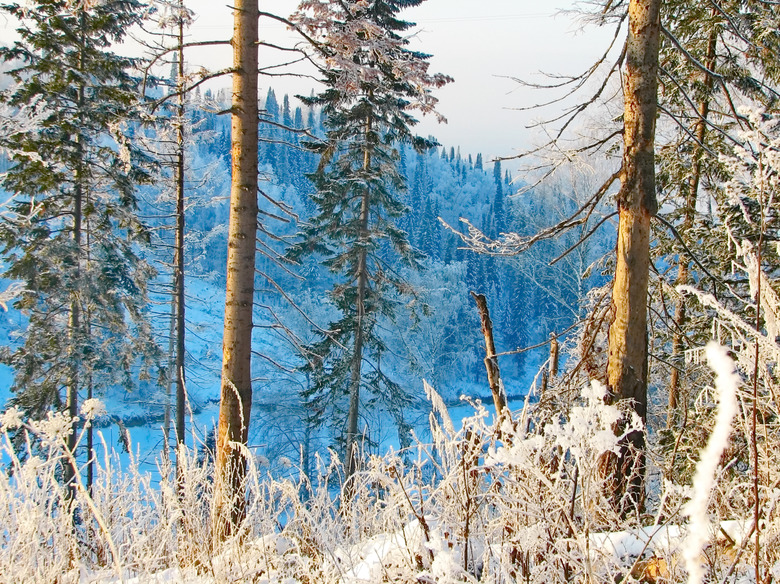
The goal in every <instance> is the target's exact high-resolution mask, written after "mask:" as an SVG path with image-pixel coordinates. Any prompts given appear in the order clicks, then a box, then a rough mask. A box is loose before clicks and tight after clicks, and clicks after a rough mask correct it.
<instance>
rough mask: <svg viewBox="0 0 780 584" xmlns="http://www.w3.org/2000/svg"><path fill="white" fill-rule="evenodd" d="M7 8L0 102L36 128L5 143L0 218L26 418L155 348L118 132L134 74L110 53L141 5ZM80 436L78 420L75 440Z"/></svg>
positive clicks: (134, 164) (73, 399)
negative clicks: (10, 27) (11, 33)
mask: <svg viewBox="0 0 780 584" xmlns="http://www.w3.org/2000/svg"><path fill="white" fill-rule="evenodd" d="M2 8H3V10H5V11H6V12H8V13H10V14H11V15H12V16H14V17H15V18H16V19H18V20H19V21H20V22H21V23H22V26H21V27H20V28H19V30H18V32H19V34H20V36H21V40H20V41H18V42H16V43H15V44H14V45H13V47H10V48H2V49H0V57H2V59H3V60H4V61H6V62H13V63H15V64H16V63H18V65H15V66H14V68H13V69H12V70H11V71H10V72H9V74H10V75H11V77H12V78H13V79H14V80H15V82H16V85H15V86H13V87H12V88H10V89H9V90H8V91H7V92H6V93H4V94H3V96H2V99H3V100H5V101H7V103H9V104H10V105H11V106H13V107H21V106H24V105H27V104H38V106H39V108H40V109H39V111H41V112H42V118H41V122H40V124H39V126H38V127H35V128H34V129H31V130H30V129H27V130H24V131H20V132H17V133H14V134H12V135H11V136H10V137H9V138H8V139H7V141H6V142H5V143H4V144H3V145H2V146H3V147H5V148H6V149H8V150H9V151H11V152H13V156H12V161H13V166H12V167H11V169H10V170H9V171H8V173H7V175H6V176H5V178H4V181H3V187H4V188H5V189H6V190H7V191H9V192H10V193H11V194H12V195H13V202H12V203H11V211H12V213H11V214H10V215H8V216H6V217H5V218H4V220H3V222H2V224H0V242H2V246H3V253H4V258H5V261H6V266H7V269H6V271H5V273H4V276H5V277H8V278H12V279H15V280H21V281H23V282H24V284H25V290H24V292H23V294H22V295H21V297H20V298H19V299H18V301H17V302H16V307H17V308H19V309H21V310H23V311H24V312H26V313H27V314H28V315H29V322H28V325H27V329H26V331H25V333H24V335H23V342H22V343H21V344H20V345H19V346H18V347H15V348H13V349H11V350H6V351H5V352H4V355H3V360H4V361H5V362H6V363H7V364H9V365H10V366H12V367H13V368H14V370H15V380H14V385H13V390H14V391H15V396H14V397H13V398H12V403H14V404H15V405H17V406H20V407H21V408H22V409H23V410H24V411H25V412H26V413H27V415H28V416H30V417H33V418H40V417H43V416H45V414H46V412H47V411H50V410H52V409H55V410H60V409H63V406H64V408H65V410H66V411H67V412H68V413H69V414H70V415H71V416H73V417H74V418H75V416H76V415H77V414H78V402H79V399H80V398H81V397H91V393H92V391H93V389H99V388H101V387H107V386H110V385H114V384H116V383H120V382H122V383H125V384H128V385H129V384H130V383H131V379H132V377H131V369H132V368H133V367H134V365H136V364H137V361H138V357H139V355H148V354H149V352H150V351H151V350H152V349H153V347H154V344H153V343H152V342H151V341H150V334H149V327H148V324H147V322H146V320H145V315H144V310H145V306H146V304H147V300H146V287H145V282H146V280H147V278H148V277H149V276H150V272H151V270H150V268H149V267H148V265H147V264H146V263H145V262H144V261H142V260H141V259H139V257H138V255H137V249H138V248H137V244H139V243H144V242H146V241H147V239H148V233H147V231H146V229H145V228H144V226H143V225H142V224H141V223H140V222H139V221H138V218H137V216H136V214H135V210H136V194H135V186H136V185H137V184H138V183H140V182H145V181H147V179H148V174H147V172H146V171H145V170H143V166H142V164H141V163H142V162H144V161H143V159H142V156H141V155H140V154H139V152H138V151H137V150H136V149H135V148H134V147H132V145H131V144H130V141H129V139H128V138H127V137H126V136H125V135H124V134H123V133H122V125H123V124H125V123H127V122H129V121H131V120H133V119H135V118H136V116H137V113H138V109H137V105H138V104H137V95H138V93H137V81H136V80H135V79H134V78H133V77H132V76H131V75H130V73H129V71H130V69H131V66H132V65H133V63H132V61H130V60H129V59H126V58H123V57H120V56H118V55H116V54H114V53H113V52H111V50H110V47H111V45H112V44H114V43H118V42H121V41H122V39H123V38H124V35H125V33H126V32H127V30H128V29H130V28H131V27H132V26H133V25H134V24H136V23H138V22H139V21H140V19H141V14H142V5H141V4H140V3H138V2H135V1H134V0H109V1H106V2H101V3H97V4H95V5H94V6H92V7H90V8H89V9H87V8H84V7H82V6H81V5H78V4H77V5H73V3H71V2H67V1H65V0H46V1H38V2H35V3H29V2H28V3H25V4H24V5H20V4H6V5H4V6H3V7H2ZM74 430H75V429H74ZM75 439H76V432H75V431H74V432H73V433H72V434H71V436H70V439H69V447H70V448H71V449H73V448H74V447H75ZM70 476H72V469H68V468H66V469H65V477H66V480H67V479H68V478H69V477H70Z"/></svg>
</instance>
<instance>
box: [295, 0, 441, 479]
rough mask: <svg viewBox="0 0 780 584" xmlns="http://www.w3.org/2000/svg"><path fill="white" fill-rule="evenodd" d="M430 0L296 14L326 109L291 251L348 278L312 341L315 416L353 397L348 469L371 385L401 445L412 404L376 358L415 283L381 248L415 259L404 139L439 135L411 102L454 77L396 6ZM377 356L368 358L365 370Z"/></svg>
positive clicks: (318, 6)
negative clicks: (308, 203)
mask: <svg viewBox="0 0 780 584" xmlns="http://www.w3.org/2000/svg"><path fill="white" fill-rule="evenodd" d="M422 1H423V0H406V1H403V2H400V1H389V0H377V1H376V2H370V3H367V2H364V1H362V0H339V1H336V0H320V1H314V0H311V1H304V2H302V3H301V10H300V11H299V12H298V13H297V14H296V15H295V16H294V18H295V20H296V21H297V22H298V24H299V25H300V26H301V27H302V28H304V29H305V30H306V31H307V32H308V33H309V34H310V35H311V36H312V37H313V38H314V39H315V40H316V41H317V42H318V47H319V49H320V51H321V54H320V56H321V57H322V58H324V60H325V66H323V68H322V69H323V72H324V76H325V79H324V81H325V85H326V90H325V91H324V92H323V93H321V94H320V95H318V96H316V97H313V98H310V99H309V100H308V101H309V103H310V104H312V105H319V106H321V107H322V112H323V114H324V116H325V127H326V139H325V141H324V142H323V143H322V144H311V147H312V148H313V149H314V150H316V151H317V152H319V153H320V155H321V161H320V166H319V168H318V170H317V172H316V173H314V174H313V175H312V180H313V182H314V185H315V188H316V193H315V194H314V195H313V199H314V202H315V204H316V206H317V214H316V215H315V217H314V218H313V219H312V221H311V226H310V227H308V228H307V229H305V230H304V232H303V233H302V239H301V241H300V243H299V244H298V245H297V246H296V247H295V248H294V249H293V252H292V255H293V257H300V256H301V255H302V254H304V253H316V254H318V255H319V256H321V257H322V259H323V261H324V264H325V265H326V266H327V267H328V268H329V269H330V270H331V271H332V272H333V273H335V274H338V275H339V276H340V278H341V281H340V282H338V283H337V284H336V285H335V286H334V287H333V289H332V290H331V299H332V301H333V302H334V304H335V305H336V307H337V308H338V309H339V311H340V313H341V318H340V319H339V320H338V321H337V322H334V323H331V325H330V327H329V329H330V330H331V331H333V332H332V333H330V334H328V335H326V336H324V337H323V338H322V339H321V340H320V341H319V342H317V343H315V344H314V345H312V346H311V347H310V348H309V350H310V352H311V355H310V363H311V365H310V367H309V368H310V369H311V370H312V372H313V373H314V384H313V388H312V390H311V391H310V392H309V394H308V396H307V397H308V398H309V400H310V404H311V407H312V408H313V409H314V410H315V411H316V413H317V417H318V418H319V420H324V419H325V418H326V417H327V416H328V415H331V416H335V417H336V418H337V419H339V418H342V419H343V415H344V399H345V398H346V399H347V401H348V406H347V408H346V409H347V411H346V414H347V424H346V436H345V441H344V442H345V443H344V447H345V456H346V463H347V474H348V475H351V474H352V473H353V472H354V471H355V469H356V464H357V452H356V443H357V440H358V413H359V407H360V402H361V391H362V390H363V389H366V390H369V391H370V392H371V393H372V394H373V396H374V399H378V400H380V401H381V402H383V403H384V404H385V406H386V407H387V408H388V410H389V411H390V412H391V413H392V414H393V415H394V417H395V419H396V422H397V423H398V425H399V430H400V432H399V433H400V435H401V441H402V443H404V442H405V441H406V439H407V436H406V434H407V433H406V432H405V431H404V427H405V422H404V408H405V407H406V406H408V404H409V403H410V401H411V400H410V396H409V395H408V394H407V392H406V391H404V390H403V389H402V388H401V387H400V386H398V385H397V384H396V383H395V382H393V381H392V380H391V379H390V378H389V377H388V376H387V375H385V374H384V372H383V371H382V370H381V368H380V367H379V359H380V355H381V354H382V352H383V351H384V350H385V346H384V343H383V342H382V339H381V337H380V335H379V334H378V332H377V331H376V327H375V325H376V323H377V320H378V319H379V317H380V316H382V315H384V316H388V317H392V316H393V315H394V313H395V312H396V310H397V308H398V302H397V299H398V298H399V297H400V296H404V295H408V294H409V293H411V292H412V290H411V289H410V286H409V285H408V284H407V283H406V282H405V281H404V280H402V279H401V278H399V277H398V276H397V275H395V274H394V273H393V272H392V271H390V270H387V266H386V262H385V260H384V257H386V256H387V254H390V253H394V254H396V255H397V256H399V257H400V258H401V259H402V261H404V262H405V263H407V264H408V265H411V266H417V263H418V259H419V254H418V253H417V252H415V250H414V249H413V248H412V247H411V246H410V245H409V242H408V241H407V239H406V235H405V234H404V233H403V232H402V231H401V230H400V229H398V228H397V227H396V226H395V220H396V219H398V218H399V217H400V216H401V215H402V214H403V213H404V211H405V207H404V205H403V204H402V203H401V202H400V201H399V200H398V198H397V193H398V192H399V191H401V190H403V189H404V188H405V186H406V185H405V179H404V177H403V176H402V175H401V174H400V172H399V171H398V161H399V153H398V144H399V143H403V142H407V143H411V144H412V145H413V146H414V147H415V148H416V149H417V150H418V151H421V150H425V149H429V148H431V147H433V146H434V145H435V143H434V142H432V141H430V140H426V139H423V138H420V137H417V136H414V135H413V134H412V131H411V127H412V126H413V125H414V124H415V123H416V120H415V119H414V118H413V117H412V115H411V114H410V113H409V112H410V110H412V109H419V110H421V111H422V112H423V113H427V112H433V111H434V106H435V104H436V99H435V98H434V97H433V96H432V95H431V93H430V90H431V88H433V87H439V86H441V85H443V84H444V83H446V82H447V81H449V78H447V77H445V76H443V75H430V74H429V73H428V72H427V69H428V63H427V59H428V56H427V55H424V54H422V53H418V52H414V51H410V50H408V49H407V48H406V45H407V44H408V41H407V40H406V39H404V38H402V37H401V36H400V34H399V33H401V32H403V31H405V30H407V29H409V28H410V27H411V26H412V25H411V24H410V23H407V22H404V21H402V20H399V19H398V18H397V13H398V12H399V11H400V10H401V9H402V8H406V7H412V6H417V5H419V4H421V3H422ZM383 256H384V257H383ZM371 358H372V363H371V367H369V368H364V362H365V361H367V360H368V359H371ZM367 369H368V370H367Z"/></svg>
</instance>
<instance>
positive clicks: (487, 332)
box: [471, 292, 509, 424]
mask: <svg viewBox="0 0 780 584" xmlns="http://www.w3.org/2000/svg"><path fill="white" fill-rule="evenodd" d="M471 295H472V296H473V297H474V300H475V301H476V303H477V309H478V310H479V318H480V322H481V323H482V335H483V336H484V337H485V369H486V370H487V377H488V385H490V393H491V394H493V403H494V404H495V406H496V418H497V419H498V420H499V424H500V419H501V418H502V417H503V416H509V409H508V408H507V405H506V395H505V394H504V388H503V387H502V386H501V372H500V370H499V368H498V359H497V358H496V344H495V342H494V341H493V321H492V320H490V311H489V310H488V305H487V299H486V298H485V295H484V294H477V293H476V292H472V293H471Z"/></svg>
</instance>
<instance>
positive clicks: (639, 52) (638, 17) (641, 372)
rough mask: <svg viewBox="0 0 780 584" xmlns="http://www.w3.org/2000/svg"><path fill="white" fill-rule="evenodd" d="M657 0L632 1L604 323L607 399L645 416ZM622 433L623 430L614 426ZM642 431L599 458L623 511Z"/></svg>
mask: <svg viewBox="0 0 780 584" xmlns="http://www.w3.org/2000/svg"><path fill="white" fill-rule="evenodd" d="M660 8H661V0H631V2H630V4H629V8H628V17H629V25H628V43H627V53H626V73H625V76H624V85H623V96H624V100H625V112H624V133H623V140H624V151H623V168H622V171H621V189H620V193H619V195H618V211H619V217H620V220H619V226H618V241H617V264H616V267H615V283H614V288H613V291H612V307H613V311H614V313H613V319H614V320H613V321H612V323H611V325H610V327H609V360H608V364H607V381H608V385H609V388H610V398H609V401H613V400H627V401H628V402H629V403H630V407H632V408H633V409H634V411H636V413H637V414H638V415H639V416H640V417H641V419H642V421H645V420H646V419H647V288H648V280H649V273H650V218H651V217H652V216H653V215H655V213H656V211H657V207H658V204H657V202H656V196H655V152H654V143H655V117H656V110H657V93H658V79H657V73H658V46H659V31H660ZM616 430H617V431H621V428H616ZM644 449H645V438H644V433H643V432H641V431H640V432H631V433H630V434H629V435H628V436H627V437H626V438H625V439H624V440H623V441H622V444H621V448H620V453H619V454H618V455H614V454H612V455H608V456H605V458H604V459H603V460H602V473H603V474H604V479H605V487H606V488H607V489H608V491H607V492H608V493H609V496H610V498H611V501H612V503H613V506H614V508H615V509H616V510H617V511H618V512H619V513H620V514H621V515H623V516H627V515H629V514H631V513H634V512H638V511H639V510H640V508H641V505H642V499H643V491H644V469H645V455H644Z"/></svg>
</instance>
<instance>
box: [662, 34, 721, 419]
mask: <svg viewBox="0 0 780 584" xmlns="http://www.w3.org/2000/svg"><path fill="white" fill-rule="evenodd" d="M717 42H718V33H717V31H713V32H712V33H711V34H710V38H709V40H708V42H707V57H706V60H705V67H707V69H708V70H710V71H712V70H714V68H715V58H716V54H715V49H716V47H717ZM704 85H705V87H706V92H707V93H706V95H705V97H704V99H702V100H701V102H700V103H699V119H698V120H697V122H696V127H695V130H694V135H695V136H696V144H694V146H693V157H692V158H693V168H692V169H691V177H690V180H689V181H688V191H687V193H686V196H685V209H684V211H683V213H684V214H683V223H682V227H681V229H680V232H681V233H682V234H683V235H685V234H686V233H687V232H688V231H689V230H690V229H691V228H692V227H693V223H694V219H695V216H696V203H697V201H698V198H699V183H700V182H701V164H702V157H703V156H704V155H705V153H704V149H703V148H702V145H703V144H704V139H705V137H706V134H707V118H708V116H709V114H710V95H709V94H710V91H711V90H712V86H713V79H712V75H710V74H709V73H705V74H704ZM688 262H689V259H688V258H687V257H685V256H684V254H683V253H682V252H680V256H679V259H678V261H677V280H676V284H677V285H678V286H680V285H683V284H687V283H688ZM685 320H686V312H685V299H684V298H680V299H679V300H678V301H677V307H676V308H675V311H674V324H675V332H674V335H673V337H672V364H673V365H674V367H672V373H671V377H670V379H669V405H668V408H667V412H666V427H667V428H671V427H673V426H674V420H675V418H676V416H677V409H678V401H679V394H680V371H679V368H680V367H681V366H682V359H681V356H682V351H683V334H682V332H681V331H682V329H683V326H684V325H685Z"/></svg>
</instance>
